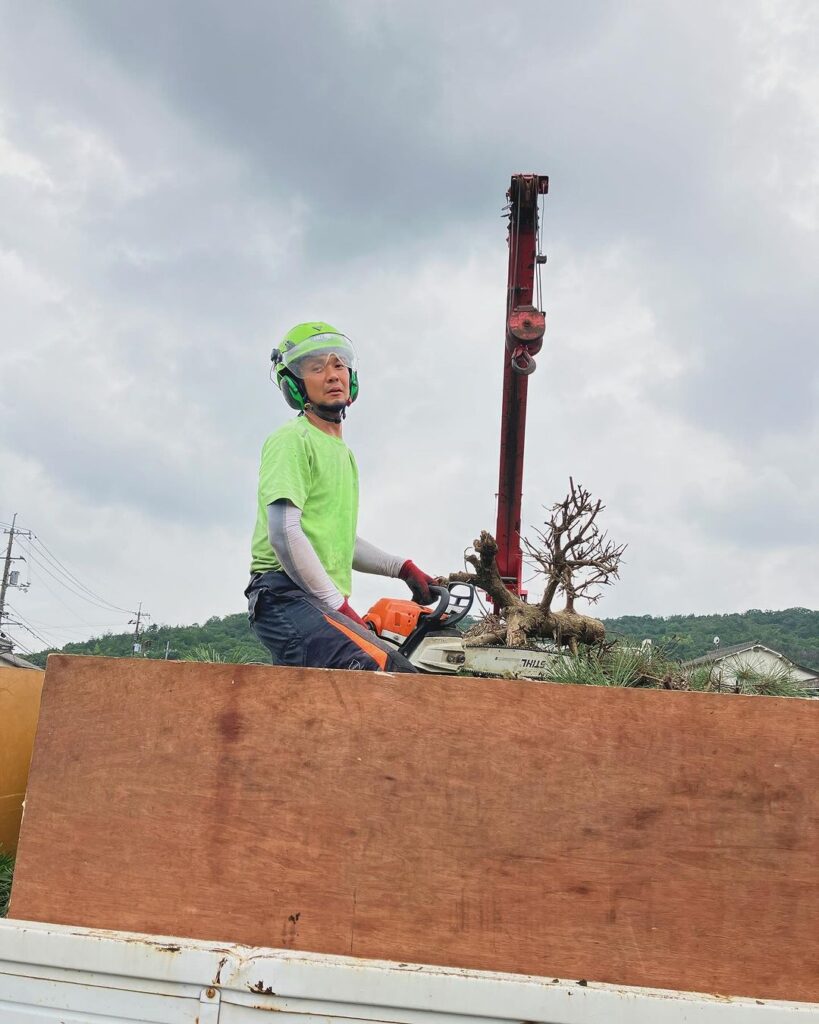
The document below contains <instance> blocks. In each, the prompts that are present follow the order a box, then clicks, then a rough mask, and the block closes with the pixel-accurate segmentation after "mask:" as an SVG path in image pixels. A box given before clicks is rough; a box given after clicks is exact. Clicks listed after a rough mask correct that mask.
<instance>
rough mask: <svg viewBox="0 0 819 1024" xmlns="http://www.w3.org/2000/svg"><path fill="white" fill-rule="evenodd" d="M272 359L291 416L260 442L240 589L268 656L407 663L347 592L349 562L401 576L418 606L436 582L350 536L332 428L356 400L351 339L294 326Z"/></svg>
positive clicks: (396, 666)
mask: <svg viewBox="0 0 819 1024" xmlns="http://www.w3.org/2000/svg"><path fill="white" fill-rule="evenodd" d="M271 359H272V361H273V373H274V374H275V381H276V384H277V385H278V387H279V389H280V391H281V392H282V394H283V395H284V398H285V400H286V401H287V403H288V405H290V406H291V408H293V409H296V410H297V411H298V414H299V415H298V416H297V417H296V418H295V419H293V420H291V421H290V422H289V423H287V424H286V425H285V426H283V427H281V428H280V429H279V430H277V431H275V432H274V433H273V434H271V435H270V436H269V437H268V438H267V440H266V441H265V443H264V447H263V448H262V460H261V466H260V469H259V499H258V510H257V519H256V528H255V530H254V532H253V542H252V562H251V574H252V575H251V579H250V584H249V586H248V588H247V590H246V591H245V593H246V595H247V598H248V614H249V617H250V622H251V626H252V628H253V630H254V632H255V633H256V636H257V637H258V638H259V640H260V641H261V642H262V644H264V646H265V647H266V648H267V649H268V651H269V652H270V654H271V657H272V658H273V662H274V664H280V665H310V666H313V667H319V668H343V669H367V670H370V671H377V670H387V671H397V672H414V671H415V668H414V667H413V666H412V665H411V664H410V662H409V661H408V660H407V659H406V658H403V657H402V656H401V655H399V654H396V653H395V651H394V650H393V649H392V648H391V647H389V645H387V644H385V643H383V642H382V641H381V640H379V639H378V637H376V636H375V634H374V633H373V632H372V631H371V630H370V629H368V628H367V626H366V625H365V624H364V621H363V619H361V617H360V616H359V615H358V614H356V612H355V611H354V610H353V609H352V607H351V606H350V603H349V600H348V599H349V596H350V591H351V585H352V570H353V569H357V570H358V571H359V572H368V573H376V574H378V575H382V576H392V577H398V578H400V579H402V580H404V581H405V582H406V583H407V585H408V586H409V588H410V590H411V592H412V596H413V599H414V600H415V601H418V602H419V603H420V604H430V603H432V600H433V597H432V594H431V593H430V590H429V585H430V583H432V582H434V581H433V579H432V577H430V576H427V574H426V573H424V572H421V570H420V569H418V567H417V566H416V565H415V564H414V563H413V562H412V561H411V560H409V559H405V558H399V557H396V556H395V555H390V554H387V552H385V551H381V550H379V549H378V548H377V547H375V546H374V545H373V544H369V543H368V542H367V541H365V540H363V539H362V538H361V537H358V536H357V535H356V523H357V519H358V467H357V466H356V462H355V458H354V457H353V453H352V452H351V451H350V449H349V448H348V447H347V445H346V444H345V443H344V441H343V439H342V436H341V434H342V422H343V420H344V418H345V414H346V410H347V408H348V407H349V406H350V405H352V403H353V402H354V401H355V400H356V398H357V397H358V373H357V370H356V356H355V351H354V349H353V346H352V344H351V342H350V340H349V339H348V338H347V337H345V336H344V335H343V334H341V333H340V332H339V331H337V330H336V329H335V327H331V326H330V324H327V323H324V322H321V321H316V322H312V323H306V324H297V325H296V326H295V327H294V328H293V329H292V330H291V331H289V332H288V333H287V334H286V335H285V338H284V340H283V341H282V343H281V345H280V346H279V347H278V348H275V349H273V353H272V356H271Z"/></svg>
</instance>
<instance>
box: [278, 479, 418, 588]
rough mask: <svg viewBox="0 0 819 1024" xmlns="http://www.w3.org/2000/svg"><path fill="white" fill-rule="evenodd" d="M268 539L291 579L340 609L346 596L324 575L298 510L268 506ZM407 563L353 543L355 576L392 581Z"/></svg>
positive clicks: (370, 546)
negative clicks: (385, 578) (364, 574)
mask: <svg viewBox="0 0 819 1024" xmlns="http://www.w3.org/2000/svg"><path fill="white" fill-rule="evenodd" d="M267 537H268V540H269V541H270V546H271V547H272V548H273V550H274V551H275V553H276V557H277V558H278V560H279V561H280V562H281V565H282V569H284V571H285V572H286V573H287V575H288V576H289V577H290V579H291V580H292V581H293V582H294V583H295V584H296V586H297V587H300V588H301V589H302V590H304V591H305V592H306V593H308V594H312V595H313V596H314V597H316V598H318V600H319V601H323V602H324V603H325V604H328V605H329V606H330V607H331V608H340V607H341V606H342V605H343V604H344V601H345V600H346V598H345V596H344V595H343V594H342V593H341V592H340V591H339V589H338V587H336V585H335V584H334V583H333V581H332V580H331V579H330V577H329V576H328V575H327V570H326V569H325V568H324V566H323V565H322V564H321V562H320V561H319V557H318V555H317V554H316V552H315V549H314V547H313V545H312V544H311V543H310V541H309V539H308V537H307V535H306V534H305V532H304V530H303V529H302V525H301V509H300V508H297V507H296V506H295V505H294V504H293V503H292V501H287V500H285V499H281V500H279V501H274V502H272V503H271V504H270V505H268V506H267ZM405 561H406V559H404V558H399V557H398V556H396V555H390V554H388V553H387V552H386V551H382V550H381V549H380V548H377V547H376V546H375V545H374V544H370V542H369V541H366V540H364V539H363V538H362V537H356V539H355V553H354V555H353V568H354V569H355V570H356V571H358V572H367V573H374V574H375V575H378V576H392V577H395V576H397V575H398V574H399V572H400V571H401V566H402V565H403V564H404V562H405Z"/></svg>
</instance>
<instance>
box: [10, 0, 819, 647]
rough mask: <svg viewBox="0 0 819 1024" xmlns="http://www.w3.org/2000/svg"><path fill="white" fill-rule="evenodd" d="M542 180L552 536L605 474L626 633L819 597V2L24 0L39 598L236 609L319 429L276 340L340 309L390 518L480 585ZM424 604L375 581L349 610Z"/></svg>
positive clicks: (16, 6) (19, 280) (16, 443)
mask: <svg viewBox="0 0 819 1024" xmlns="http://www.w3.org/2000/svg"><path fill="white" fill-rule="evenodd" d="M516 171H535V172H539V173H544V174H548V175H549V176H550V184H551V191H550V195H549V197H548V198H547V200H546V204H545V215H544V225H543V227H544V248H545V250H546V252H547V253H548V257H549V261H548V264H547V266H546V268H545V271H544V276H543V291H544V306H545V309H546V312H547V323H548V327H547V336H546V341H545V345H544V350H543V353H542V355H541V358H540V359H539V365H538V370H537V372H536V374H535V375H534V376H533V377H532V378H530V390H529V395H530V398H529V419H528V433H527V453H526V468H525V479H524V514H523V523H524V532H526V529H527V528H529V527H537V526H538V525H540V524H541V522H542V520H543V516H544V514H543V511H542V506H543V505H547V504H551V503H552V502H553V501H555V500H557V499H558V498H560V497H561V496H562V495H563V494H564V493H565V489H566V486H567V481H568V477H569V475H570V474H572V475H573V476H574V478H575V480H579V481H580V482H582V483H583V484H584V485H585V486H587V487H588V488H590V489H591V490H592V492H593V493H594V494H595V495H598V496H600V497H601V498H602V499H603V500H604V502H605V503H606V505H607V511H606V525H607V526H608V528H609V531H610V533H611V535H612V536H613V537H614V538H615V539H616V540H617V541H621V542H625V543H627V544H628V551H627V554H626V564H625V565H624V567H623V572H622V579H621V581H620V582H619V583H618V584H617V585H616V586H615V587H614V588H613V589H611V590H610V591H608V592H607V593H606V594H605V595H604V598H603V601H602V602H601V604H600V605H599V606H598V607H599V613H600V614H602V615H618V614H626V613H632V614H645V613H651V614H661V615H667V614H673V613H676V612H682V613H685V612H698V613H706V612H726V611H742V610H745V609H748V608H783V607H790V606H794V605H800V606H807V607H811V608H816V607H819V514H817V508H819V479H818V478H817V465H818V464H819V460H818V459H817V453H818V452H819V355H817V345H816V341H817V329H818V328H819V288H817V285H816V279H817V270H819V7H817V5H816V4H815V3H814V2H812V0H805V2H799V0H743V2H742V3H738V2H736V0H733V2H729V3H719V2H716V3H715V2H714V0H708V2H705V0H694V2H693V3H692V2H690V0H688V2H681V0H680V2H677V0H659V2H658V0H644V2H639V0H638V2H634V3H628V4H623V3H615V2H604V0H589V2H586V3H580V4H577V3H573V4H570V3H544V2H535V0H532V2H519V3H514V2H513V3H508V4H503V5H501V4H496V3H495V4H493V3H484V4H478V3H475V2H465V0H452V2H448V3H446V4H440V3H432V2H428V0H412V2H409V0H407V2H398V0H346V2H341V0H338V2H332V0H299V2H296V0H279V2H276V0H264V2H262V0H236V2H233V3H225V2H216V0H195V2H194V0H169V2H166V3H162V4H160V3H148V2H144V0H84V2H73V3H72V2H65V0H64V2H60V3H48V2H45V0H6V2H0V315H2V325H3V329H2V335H0V337H2V342H0V344H2V358H0V522H2V523H6V524H7V523H8V522H10V520H11V516H12V515H13V514H14V513H15V512H16V513H18V515H19V519H18V525H19V526H22V527H23V528H28V529H30V530H32V531H34V532H35V534H36V535H37V537H38V538H39V539H40V541H41V542H42V544H44V545H45V549H43V548H42V547H41V546H39V545H37V544H35V545H34V546H33V548H32V558H31V559H30V561H29V563H28V565H29V568H30V570H31V588H30V590H29V591H28V592H27V593H21V592H19V591H11V593H10V599H11V603H12V606H13V608H14V609H15V610H16V611H17V612H18V614H20V615H22V616H23V617H24V618H25V620H26V622H27V623H28V625H29V626H31V627H32V628H34V630H35V631H36V632H37V633H38V635H39V636H40V637H42V638H43V639H46V640H48V641H50V642H65V641H66V640H68V639H77V638H82V637H85V636H88V635H90V634H92V633H99V632H101V631H102V628H103V627H104V628H112V629H117V630H118V629H119V628H120V627H122V626H124V625H125V623H127V619H128V615H127V613H125V612H119V611H116V610H114V609H112V608H108V609H106V608H104V607H97V606H95V605H93V604H91V603H89V602H88V601H84V600H81V599H80V597H79V596H78V594H82V593H85V596H86V597H87V596H88V595H87V592H86V591H83V590H82V589H81V586H80V584H82V585H84V586H85V587H87V588H89V589H90V590H92V591H93V593H94V594H95V595H98V596H99V597H102V598H103V599H104V600H103V602H102V604H103V605H105V606H108V605H111V606H116V607H118V608H121V609H132V608H135V607H136V605H137V603H138V602H139V601H142V602H143V604H144V607H145V609H146V610H147V611H148V612H149V613H150V614H151V616H152V617H153V620H154V621H156V622H160V623H162V622H167V623H190V622H193V621H200V622H201V621H204V620H205V619H207V618H208V617H209V616H211V615H224V614H227V613H229V612H234V611H239V610H240V609H241V608H242V607H243V598H242V593H241V591H242V589H243V587H244V585H245V581H246V576H247V564H248V557H249V556H248V548H249V538H250V533H251V530H252V526H253V520H254V515H255V487H256V471H257V465H258V455H259V450H260V447H261V443H262V441H263V439H264V437H265V436H266V434H267V433H269V432H270V431H271V430H273V429H275V428H276V427H278V426H280V425H281V424H282V423H284V422H285V421H286V419H287V418H288V416H289V415H291V413H289V411H288V410H287V408H286V407H285V405H284V403H283V401H282V399H281V397H280V395H279V394H278V392H277V391H276V390H275V388H274V387H273V386H272V385H271V383H270V381H269V379H268V370H269V354H270V349H271V347H272V344H273V343H274V342H276V341H277V340H278V339H279V338H280V336H281V335H282V334H283V333H284V332H285V331H286V329H287V328H288V327H289V326H290V325H291V324H292V323H295V322H298V321H301V320H306V319H312V318H321V319H325V320H328V321H330V322H331V323H334V324H336V325H337V326H338V327H339V328H340V329H341V330H343V331H344V332H345V333H347V334H349V335H350V336H351V337H352V338H353V339H354V341H355V342H356V344H357V347H358V350H359V355H360V362H361V380H362V393H361V398H360V400H359V402H358V403H357V404H356V405H355V406H354V408H353V409H352V411H351V415H350V417H349V420H348V423H347V426H346V427H345V436H346V438H347V439H348V441H349V443H350V445H351V446H352V447H353V449H354V451H355V452H356V455H357V458H358V461H359V465H360V470H361V482H362V506H361V515H360V533H361V534H362V535H363V536H365V537H367V538H368V539H369V540H371V541H373V542H375V543H377V544H379V545H381V546H383V547H385V548H387V549H388V550H392V551H395V552H396V553H400V554H406V555H407V556H409V557H412V558H413V559H414V560H415V561H416V562H417V563H418V564H419V565H421V566H422V567H423V568H425V569H426V570H427V571H429V572H431V573H443V572H447V571H451V570H454V569H457V568H460V567H461V565H462V554H463V549H464V547H465V546H466V545H468V544H469V543H470V541H471V540H472V538H473V537H474V536H476V534H477V532H478V531H479V530H480V529H481V528H490V529H491V528H492V527H493V526H494V521H495V491H496V488H497V462H498V442H499V421H500V389H501V378H502V370H503V335H504V322H503V317H504V301H505V285H506V224H505V222H504V221H503V220H502V218H501V209H502V207H503V205H504V201H505V199H504V196H505V191H506V189H507V187H508V183H509V178H510V175H511V174H512V173H513V172H516ZM2 539H4V538H2ZM46 552H50V553H51V555H52V556H53V557H55V558H56V559H57V560H58V562H59V563H60V564H61V565H62V566H64V567H66V568H67V569H68V570H69V571H70V572H71V573H72V574H73V582H74V590H75V593H71V592H70V591H69V590H68V589H67V588H66V587H64V586H61V585H60V584H59V583H58V580H59V579H62V582H63V583H65V582H66V580H67V579H68V578H67V577H64V576H61V574H60V571H59V569H57V568H56V566H55V563H54V562H49V561H48V558H47V555H46ZM19 553H21V554H28V547H27V545H26V543H23V544H21V546H20V550H19ZM35 560H38V561H35ZM19 567H20V568H22V570H23V576H24V578H25V576H26V574H27V572H28V570H27V569H26V567H25V566H24V565H23V564H22V563H20V564H19ZM49 569H50V570H51V571H52V573H53V574H52V575H49V571H48V570H49ZM530 589H531V590H532V592H533V593H537V591H538V583H537V581H536V580H534V581H532V583H531V584H530ZM404 592H405V590H404V588H403V585H402V584H400V583H397V582H395V581H383V582H382V581H378V580H374V579H373V578H371V577H363V576H358V577H357V578H356V581H355V590H354V594H353V601H352V603H353V604H354V606H356V607H357V608H359V610H361V611H363V610H364V609H365V608H366V607H367V606H368V605H369V604H370V603H371V602H372V600H374V599H375V598H376V597H378V596H380V595H381V594H396V595H402V596H403V594H404ZM13 632H14V634H15V636H16V637H17V638H18V639H19V640H21V641H22V642H23V643H24V644H25V645H26V646H28V647H29V648H31V649H37V648H39V647H42V646H43V644H42V643H40V642H38V641H37V639H35V638H34V637H33V636H32V635H31V634H29V633H26V632H25V631H24V630H23V629H22V628H18V629H17V630H14V631H13Z"/></svg>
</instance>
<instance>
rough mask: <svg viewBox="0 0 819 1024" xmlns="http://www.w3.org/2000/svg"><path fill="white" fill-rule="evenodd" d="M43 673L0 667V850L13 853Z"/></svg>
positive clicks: (21, 811)
mask: <svg viewBox="0 0 819 1024" xmlns="http://www.w3.org/2000/svg"><path fill="white" fill-rule="evenodd" d="M42 688H43V673H42V672H40V671H39V670H35V669H30V668H4V667H2V666H0V850H3V851H4V852H6V853H14V851H15V850H16V849H17V837H18V835H19V833H20V818H21V817H22V814H23V797H24V796H25V792H26V779H27V778H28V766H29V762H30V761H31V752H32V749H33V747H34V733H35V730H36V728H37V715H38V713H39V710H40V693H41V691H42Z"/></svg>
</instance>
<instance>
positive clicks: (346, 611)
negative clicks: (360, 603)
mask: <svg viewBox="0 0 819 1024" xmlns="http://www.w3.org/2000/svg"><path fill="white" fill-rule="evenodd" d="M338 610H339V611H340V612H341V614H342V615H346V616H347V618H348V619H352V620H353V622H357V623H358V624H359V626H363V627H364V628H365V629H369V628H370V627H369V626H368V625H367V623H366V622H365V621H364V620H363V619H362V618H361V616H360V615H359V614H358V612H357V611H356V610H355V608H351V607H350V602H349V601H348V600H347V598H346V597H345V598H344V604H343V605H342V606H341V607H340V608H339V609H338Z"/></svg>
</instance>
